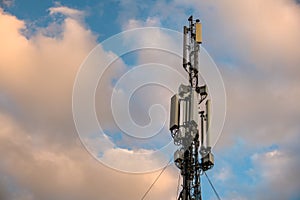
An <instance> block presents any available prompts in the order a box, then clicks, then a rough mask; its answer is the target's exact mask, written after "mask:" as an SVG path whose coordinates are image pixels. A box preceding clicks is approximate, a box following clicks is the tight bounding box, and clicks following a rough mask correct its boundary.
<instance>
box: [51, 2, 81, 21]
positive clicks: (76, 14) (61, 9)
mask: <svg viewBox="0 0 300 200" xmlns="http://www.w3.org/2000/svg"><path fill="white" fill-rule="evenodd" d="M49 12H50V15H55V14H58V13H60V14H63V15H65V16H66V17H69V18H72V19H76V20H79V19H80V20H81V19H82V18H83V17H84V16H85V13H84V12H83V11H81V10H76V9H73V8H69V7H66V6H61V5H57V6H56V7H51V8H49Z"/></svg>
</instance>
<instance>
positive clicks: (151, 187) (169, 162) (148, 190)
mask: <svg viewBox="0 0 300 200" xmlns="http://www.w3.org/2000/svg"><path fill="white" fill-rule="evenodd" d="M171 161H172V158H171V159H170V161H169V162H168V164H167V165H166V166H165V167H164V168H163V169H162V170H161V172H160V173H159V175H158V176H157V177H156V179H155V180H154V182H153V183H152V184H151V185H150V187H149V188H148V190H147V191H146V192H145V194H144V195H143V197H142V198H141V200H143V199H144V198H145V197H146V196H147V194H148V193H149V192H150V190H151V189H152V187H153V186H154V184H155V183H156V181H157V180H158V179H159V177H160V176H161V175H162V173H163V172H164V171H165V170H166V169H167V167H168V166H169V164H170V162H171Z"/></svg>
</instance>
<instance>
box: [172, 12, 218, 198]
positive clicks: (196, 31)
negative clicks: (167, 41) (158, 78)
mask: <svg viewBox="0 0 300 200" xmlns="http://www.w3.org/2000/svg"><path fill="white" fill-rule="evenodd" d="M188 22H189V26H188V27H187V26H184V27H183V68H184V69H185V70H186V72H187V73H188V75H189V85H183V84H181V85H180V86H179V89H178V94H175V95H174V96H173V97H172V98H171V113H170V131H171V135H172V137H173V139H174V144H175V145H177V146H179V148H178V150H177V151H176V152H175V153H174V162H175V164H176V166H177V167H178V168H179V169H180V171H181V176H182V180H183V181H182V190H181V192H180V194H179V197H178V200H202V197H201V180H200V175H201V172H202V171H206V170H208V169H211V168H212V167H213V165H214V157H213V154H212V153H211V145H210V139H209V138H210V136H209V135H210V132H209V124H210V100H209V99H208V100H206V98H207V96H208V93H207V87H206V85H202V86H199V83H198V72H199V52H200V44H201V43H202V30H201V28H202V25H201V23H200V20H199V19H196V20H195V21H194V20H193V16H190V17H189V18H188ZM204 100H205V105H206V106H205V110H201V109H199V108H200V105H201V103H203V102H204ZM199 121H200V126H199ZM204 121H206V123H204ZM199 127H200V132H199ZM199 148H200V151H199ZM199 154H200V155H201V161H200V162H199Z"/></svg>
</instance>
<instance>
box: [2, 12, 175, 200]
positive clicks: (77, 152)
mask: <svg viewBox="0 0 300 200" xmlns="http://www.w3.org/2000/svg"><path fill="white" fill-rule="evenodd" d="M52 12H53V13H58V12H60V13H63V14H66V15H67V17H66V18H65V19H64V21H63V23H61V24H55V22H53V23H54V24H55V28H56V29H58V30H59V31H57V32H56V31H54V34H52V35H51V37H50V36H49V35H48V34H47V30H49V29H48V27H46V29H44V28H43V29H37V32H36V34H34V35H31V36H30V37H29V38H27V37H25V36H24V35H22V33H21V32H22V29H26V23H25V22H24V21H22V20H19V19H17V18H16V17H15V16H13V15H11V14H8V13H6V12H4V11H2V10H1V13H0V18H1V26H0V27H5V29H1V32H0V42H1V44H4V45H1V47H0V52H1V54H0V89H1V90H0V91H1V92H0V123H1V124H0V137H1V140H0V141H1V147H0V148H1V151H0V152H1V153H0V154H1V158H2V162H1V165H0V174H1V176H2V175H3V176H5V177H6V180H7V181H5V183H3V182H0V185H1V186H2V185H3V187H1V188H2V190H4V191H3V192H2V191H1V195H3V198H5V199H11V198H13V199H22V200H23V199H24V200H25V199H45V200H47V199H53V198H55V199H66V200H67V199H78V200H80V199H98V198H105V199H112V200H114V199H120V198H122V197H124V196H126V198H128V199H138V198H140V197H141V196H142V195H143V193H144V192H145V191H146V189H147V187H148V186H149V185H151V183H152V181H153V180H154V179H155V177H156V176H157V174H158V172H156V173H153V174H142V175H135V176H132V175H130V174H124V173H119V172H116V171H114V170H111V169H109V168H107V167H105V166H103V165H101V164H99V163H98V162H97V161H95V160H94V159H92V157H91V156H90V155H89V154H88V153H87V151H85V150H84V148H83V146H82V144H81V143H80V142H79V139H78V137H77V134H76V132H75V127H74V124H73V120H72V113H71V102H72V89H73V88H72V87H73V83H74V80H75V76H76V72H77V70H78V69H79V67H80V64H81V62H82V61H83V60H84V58H85V57H86V56H87V54H88V53H89V52H90V50H91V49H92V48H93V47H94V46H95V45H96V44H97V43H96V36H95V35H94V34H93V33H92V32H91V31H90V30H89V29H86V28H85V26H84V25H83V24H82V21H81V20H79V19H77V18H76V17H74V16H68V15H77V14H78V13H80V12H77V11H75V10H74V9H71V10H69V9H65V8H63V9H62V8H60V9H54V10H53V9H52ZM76 13H77V14H76ZM45 31H46V32H45ZM111 54H112V53H111V52H106V51H104V50H103V51H102V54H101V55H100V56H101V59H102V61H104V60H105V59H106V58H107V57H109V56H111ZM101 59H100V60H101ZM123 70H124V64H122V62H117V63H116V64H115V66H112V67H111V68H110V69H109V70H108V71H107V72H106V76H105V77H104V78H103V79H101V81H100V83H104V84H99V85H100V86H99V87H98V89H99V90H101V92H102V93H101V94H102V95H103V94H108V95H107V96H105V97H103V96H101V97H100V101H99V103H100V110H98V111H101V112H104V113H105V112H106V110H105V109H109V107H110V101H109V98H110V96H109V94H110V93H111V91H112V88H113V85H112V80H113V79H114V78H117V77H119V76H120V73H121V72H123ZM107 104H108V106H107ZM101 106H102V107H101ZM105 106H106V108H105V109H102V108H103V107H105ZM107 114H108V112H107V113H105V115H101V117H102V118H101V119H105V120H106V121H105V120H103V121H101V122H104V124H105V122H107V123H106V124H105V126H106V127H111V124H109V123H111V120H110V118H109V116H107ZM118 151H121V149H111V150H110V151H108V152H107V154H105V155H104V156H106V157H108V158H109V159H119V157H118V156H119V155H120V153H119V152H118ZM124 151H129V150H127V149H124ZM124 158H125V157H124ZM128 159H130V158H128ZM120 161H121V159H120ZM139 162H141V161H136V162H134V161H132V160H131V161H130V165H136V166H138V165H139V164H140V163H139ZM124 163H125V162H120V164H124ZM128 163H129V162H128ZM125 164H126V163H125ZM144 164H146V163H144ZM150 164H151V163H150ZM152 164H153V163H152ZM154 164H155V163H154ZM174 172H177V170H176V171H175V170H174V169H173V167H169V168H168V170H167V171H166V172H165V173H164V175H163V176H162V178H161V179H160V180H159V182H158V183H157V184H156V187H154V188H153V190H152V191H151V195H153V197H155V198H161V197H162V198H164V197H165V198H166V199H168V198H169V197H170V196H172V197H173V196H174V195H175V193H174V192H173V190H172V189H171V188H173V187H175V186H174V185H176V184H177V180H176V178H174ZM175 177H177V176H175ZM111 185H113V187H110V186H111ZM133 185H134V187H135V189H134V190H132V186H133ZM115 191H118V192H117V193H116V192H115ZM1 197H2V196H1Z"/></svg>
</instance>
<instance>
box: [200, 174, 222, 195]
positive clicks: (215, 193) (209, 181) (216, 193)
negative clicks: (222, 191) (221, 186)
mask: <svg viewBox="0 0 300 200" xmlns="http://www.w3.org/2000/svg"><path fill="white" fill-rule="evenodd" d="M204 174H205V176H206V178H207V180H208V182H209V184H210V186H211V187H212V189H213V191H214V192H215V194H216V196H217V198H218V199H219V200H221V198H220V196H219V195H218V193H217V190H216V189H215V187H214V185H213V184H212V182H211V181H210V179H209V178H208V176H207V174H206V172H205V171H204Z"/></svg>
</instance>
